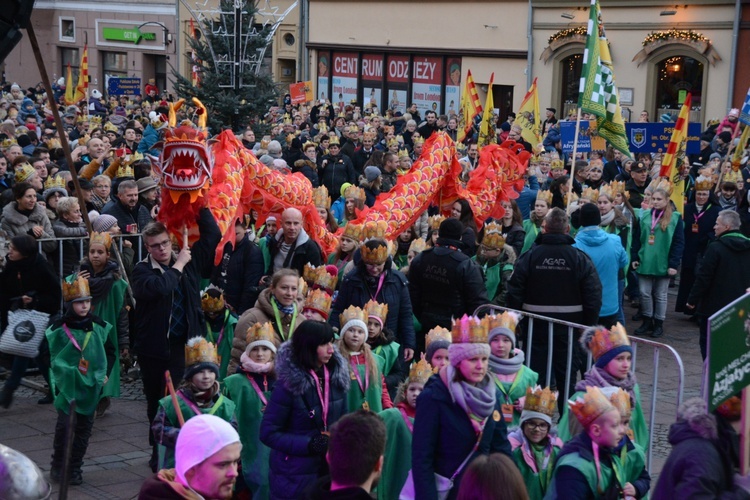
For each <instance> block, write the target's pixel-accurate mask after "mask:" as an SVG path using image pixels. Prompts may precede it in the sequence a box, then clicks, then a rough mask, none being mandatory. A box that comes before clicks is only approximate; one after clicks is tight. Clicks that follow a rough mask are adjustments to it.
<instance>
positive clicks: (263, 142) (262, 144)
mask: <svg viewBox="0 0 750 500" xmlns="http://www.w3.org/2000/svg"><path fill="white" fill-rule="evenodd" d="M269 144H271V139H261V140H260V149H268V145H269Z"/></svg>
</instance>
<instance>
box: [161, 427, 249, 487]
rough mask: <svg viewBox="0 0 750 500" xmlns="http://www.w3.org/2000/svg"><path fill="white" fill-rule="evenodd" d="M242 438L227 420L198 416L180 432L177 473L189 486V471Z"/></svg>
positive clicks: (177, 445) (176, 450)
mask: <svg viewBox="0 0 750 500" xmlns="http://www.w3.org/2000/svg"><path fill="white" fill-rule="evenodd" d="M239 442H240V436H239V434H237V431H236V430H234V427H232V425H231V424H230V423H229V422H227V421H226V420H224V419H222V418H219V417H217V416H215V415H196V416H195V417H193V418H191V419H190V420H188V421H187V422H185V425H184V426H183V427H182V429H181V430H180V433H179V434H178V436H177V444H176V445H175V473H176V474H177V478H178V479H179V480H180V482H182V484H184V485H185V486H187V485H188V483H187V479H186V478H185V474H186V473H187V471H189V470H190V469H192V468H193V467H195V466H196V465H199V464H201V463H203V462H204V461H205V460H207V459H208V458H210V457H212V456H213V455H216V454H217V453H218V452H219V451H221V450H222V449H223V448H225V447H226V446H229V445H230V444H233V443H239Z"/></svg>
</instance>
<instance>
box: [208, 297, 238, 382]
mask: <svg viewBox="0 0 750 500" xmlns="http://www.w3.org/2000/svg"><path fill="white" fill-rule="evenodd" d="M201 309H203V313H204V315H205V317H206V329H207V330H208V336H207V337H206V339H207V340H208V341H209V342H211V343H212V344H214V345H215V346H216V349H217V350H218V352H219V382H221V381H222V380H224V378H225V377H226V376H227V367H228V366H229V361H231V359H232V340H233V339H234V327H235V326H236V325H237V316H236V315H235V314H234V313H233V312H232V311H230V310H229V307H227V305H226V303H225V301H224V292H223V290H222V289H221V288H217V287H215V286H214V285H209V287H208V288H206V289H205V290H203V292H201Z"/></svg>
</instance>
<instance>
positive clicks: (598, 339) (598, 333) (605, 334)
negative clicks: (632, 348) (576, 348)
mask: <svg viewBox="0 0 750 500" xmlns="http://www.w3.org/2000/svg"><path fill="white" fill-rule="evenodd" d="M581 345H583V348H584V349H585V350H587V351H589V352H591V356H593V358H594V361H596V360H598V359H599V358H601V357H602V356H603V355H604V354H606V353H608V352H609V351H611V350H612V349H615V348H617V347H620V346H626V345H628V346H629V345H630V339H629V338H628V334H627V332H626V331H625V328H624V327H623V326H622V325H621V324H620V323H619V322H618V323H617V324H616V325H615V326H613V327H612V329H611V330H607V329H606V328H604V327H603V326H595V327H593V328H587V329H586V330H584V332H583V335H581Z"/></svg>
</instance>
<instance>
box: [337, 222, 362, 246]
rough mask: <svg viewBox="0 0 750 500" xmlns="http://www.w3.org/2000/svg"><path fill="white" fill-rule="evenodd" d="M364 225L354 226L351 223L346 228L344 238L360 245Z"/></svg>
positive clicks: (342, 235)
mask: <svg viewBox="0 0 750 500" xmlns="http://www.w3.org/2000/svg"><path fill="white" fill-rule="evenodd" d="M362 229H363V228H362V224H352V223H351V222H350V223H348V224H347V225H346V226H344V232H343V233H342V234H341V237H342V238H349V239H350V240H354V241H356V242H357V243H359V240H360V239H362Z"/></svg>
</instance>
